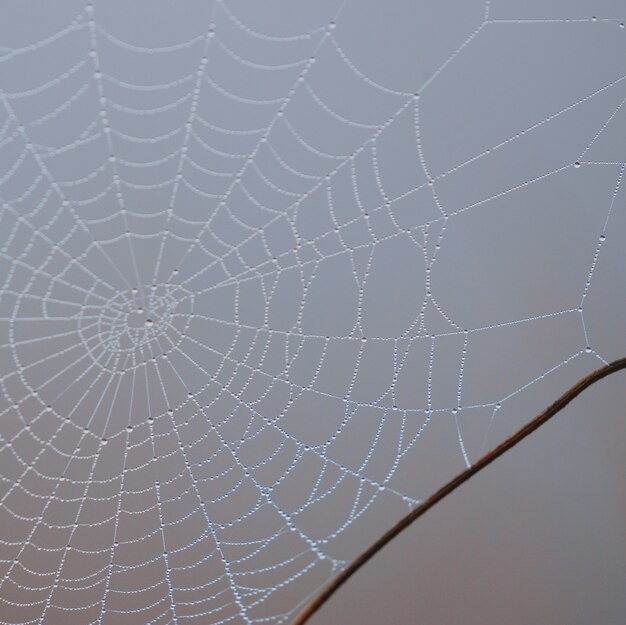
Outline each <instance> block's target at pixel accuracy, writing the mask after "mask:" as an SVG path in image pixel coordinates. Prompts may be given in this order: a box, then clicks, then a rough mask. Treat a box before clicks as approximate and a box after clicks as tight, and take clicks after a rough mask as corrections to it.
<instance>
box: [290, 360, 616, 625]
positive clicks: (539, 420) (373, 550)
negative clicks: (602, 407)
mask: <svg viewBox="0 0 626 625" xmlns="http://www.w3.org/2000/svg"><path fill="white" fill-rule="evenodd" d="M621 369H626V358H620V359H619V360H615V361H613V362H611V363H609V364H608V365H605V366H603V367H600V368H599V369H596V370H595V371H592V372H591V373H590V374H588V375H586V376H585V377H584V378H581V379H580V380H578V382H576V384H574V385H573V386H572V387H570V388H569V389H568V390H567V391H565V393H563V395H561V396H560V397H559V398H558V399H557V400H556V401H555V402H554V403H553V404H551V405H550V406H548V407H547V408H546V409H545V410H543V411H542V412H541V413H539V414H538V415H537V416H536V417H535V418H534V419H532V420H531V421H529V422H528V423H527V424H526V425H525V426H523V427H522V428H521V429H519V430H518V431H517V432H515V433H514V434H513V435H511V436H510V437H509V438H507V439H505V440H504V441H502V442H501V443H500V444H499V445H497V446H496V447H494V448H493V449H492V450H491V451H489V452H487V453H486V454H485V455H484V456H482V457H481V458H480V459H479V460H477V461H476V463H475V464H473V465H472V466H471V467H469V468H467V469H465V471H462V472H461V473H459V474H458V475H457V476H456V477H454V478H452V479H451V480H450V481H449V482H448V483H447V484H445V485H444V486H442V487H441V488H440V489H439V490H438V491H436V492H435V493H433V494H432V495H431V496H430V497H428V499H425V500H424V501H423V502H422V503H421V504H420V505H419V506H417V507H416V508H414V509H413V510H411V512H409V513H408V514H407V515H406V516H404V517H403V518H402V519H400V520H399V521H398V522H397V523H396V524H395V525H394V526H393V527H391V528H390V529H389V530H387V532H385V533H384V534H383V535H382V536H381V537H380V538H378V539H377V540H375V541H374V542H373V543H372V544H371V545H370V546H369V547H368V548H367V549H365V551H363V552H362V553H361V554H360V555H359V556H357V557H356V558H355V559H354V560H353V561H352V562H351V563H350V564H349V565H348V566H347V567H346V568H345V569H343V570H342V571H341V572H340V573H338V574H337V576H336V577H335V578H334V579H332V580H331V581H330V582H329V583H328V585H327V586H325V587H324V588H323V589H322V590H321V591H320V592H319V593H318V594H317V595H316V596H315V597H313V599H311V601H310V602H309V603H308V604H307V605H306V606H305V608H304V609H303V610H302V612H300V614H299V615H298V616H297V617H296V619H295V620H294V621H293V623H292V625H304V623H306V622H307V621H308V620H309V619H310V618H311V616H313V614H315V612H317V611H318V610H319V609H320V608H321V607H322V606H323V605H324V604H325V603H326V602H327V601H328V599H330V597H332V595H333V594H335V592H336V591H337V590H338V589H339V588H340V587H341V586H342V585H343V584H345V583H346V582H347V581H348V580H349V579H350V578H351V577H352V576H353V575H354V574H355V573H356V572H357V571H358V570H359V569H360V568H361V567H362V566H363V565H364V564H365V563H366V562H367V561H368V560H369V559H370V558H372V557H373V556H374V555H375V554H377V553H378V552H379V551H380V550H381V549H382V548H383V547H384V546H385V545H387V544H388V543H389V542H391V541H392V540H393V539H394V538H395V537H396V536H397V535H398V534H399V533H400V532H401V531H402V530H404V529H406V528H407V527H408V526H409V525H411V523H413V522H414V521H416V520H417V519H419V518H420V517H421V516H422V515H423V514H425V513H426V512H428V510H430V509H431V508H432V507H433V506H434V505H435V504H437V503H438V502H440V501H441V500H442V499H444V498H445V497H447V496H448V495H449V494H450V493H452V492H454V491H455V490H456V489H457V488H458V487H459V486H461V484H463V483H464V482H467V480H469V479H470V478H471V477H472V476H473V475H476V473H478V472H479V471H481V470H482V469H484V468H485V467H486V466H487V465H489V464H491V463H492V462H493V461H494V460H495V459H496V458H499V457H500V456H501V455H502V454H503V453H504V452H506V451H508V450H509V449H511V448H512V447H515V445H517V443H519V442H520V441H522V440H524V439H525V438H526V437H527V436H528V435H529V434H532V433H533V432H534V431H535V430H536V429H538V428H539V427H541V426H542V425H543V424H544V423H546V422H547V421H549V420H550V419H551V418H552V417H553V416H554V415H556V414H557V413H558V412H560V411H561V410H562V409H563V408H565V406H567V404H569V403H570V402H571V401H572V400H573V399H574V398H575V397H577V396H578V395H580V394H581V393H582V392H583V391H584V390H585V389H586V388H588V387H589V386H591V385H592V384H595V383H596V382H597V381H598V380H601V379H602V378H605V377H606V376H608V375H611V374H612V373H615V372H616V371H620V370H621Z"/></svg>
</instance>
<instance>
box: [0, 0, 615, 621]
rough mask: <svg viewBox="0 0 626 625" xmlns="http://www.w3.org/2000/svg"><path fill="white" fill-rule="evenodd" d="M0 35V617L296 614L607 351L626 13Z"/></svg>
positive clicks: (473, 4) (520, 9)
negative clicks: (400, 520)
mask: <svg viewBox="0 0 626 625" xmlns="http://www.w3.org/2000/svg"><path fill="white" fill-rule="evenodd" d="M48 5H49V6H48ZM2 13H3V14H4V17H5V18H6V19H3V21H4V22H5V24H4V25H2V26H1V27H0V36H1V40H0V46H1V47H0V54H1V56H0V97H1V98H2V102H1V106H0V202H1V208H0V267H1V269H0V284H1V286H0V332H1V335H2V341H1V342H2V347H1V350H2V351H1V352H0V388H1V392H0V475H1V477H0V485H1V490H0V583H1V585H0V622H1V623H6V624H11V625H14V624H17V623H20V624H26V623H43V624H45V625H49V624H57V623H63V624H88V623H89V624H98V625H102V624H104V625H109V624H129V625H140V624H141V625H143V624H147V623H150V624H154V625H160V624H163V625H164V624H167V623H173V624H181V625H182V624H183V623H199V624H209V623H210V624H219V623H246V624H251V623H269V624H278V623H288V622H289V621H290V619H291V618H293V616H294V614H295V613H296V611H297V610H298V608H299V607H300V606H301V605H302V604H303V602H305V601H306V600H307V598H308V597H310V596H311V595H312V594H314V593H315V591H316V590H317V589H319V588H320V586H322V585H323V584H324V583H325V582H326V581H328V579H329V578H330V577H331V576H332V575H333V574H334V573H336V572H337V571H338V570H340V569H341V568H342V567H343V566H345V564H346V563H347V562H349V561H350V559H351V558H353V557H354V556H355V555H356V554H357V553H358V552H359V551H360V550H361V549H363V548H364V547H365V546H366V545H367V544H368V543H369V542H370V541H371V540H373V539H374V538H375V537H377V536H378V535H379V534H380V533H381V532H382V531H383V530H384V529H385V528H386V527H388V526H389V525H390V524H391V523H393V522H394V521H396V520H397V519H398V518H399V517H400V516H401V515H403V514H404V513H406V511H407V510H408V509H410V508H411V507H414V506H415V505H417V504H418V503H419V502H420V501H421V500H423V499H424V498H425V497H427V496H428V495H429V494H430V493H431V492H432V491H433V490H434V489H436V488H437V487H438V486H441V485H442V484H443V483H444V481H445V480H446V479H448V478H449V477H450V476H452V475H454V474H455V473H457V472H458V471H460V470H461V469H463V467H465V466H469V465H471V463H472V461H473V460H475V459H476V458H477V457H479V456H480V455H481V454H482V453H484V452H485V451H487V450H488V449H489V448H490V447H491V446H493V445H494V444H496V443H497V442H499V441H500V440H501V439H502V438H503V437H504V436H506V435H507V434H509V433H510V432H512V431H513V430H514V429H516V427H518V426H519V425H521V424H522V423H523V422H524V421H525V420H527V419H528V418H529V417H530V416H532V415H533V414H534V413H535V412H536V411H537V410H538V409H540V408H542V407H543V406H544V405H545V404H546V403H548V402H549V401H551V400H552V399H553V398H554V397H555V396H556V391H559V392H560V391H562V390H564V389H565V388H566V387H567V386H569V385H570V384H571V383H572V382H573V381H575V380H576V379H577V378H578V377H579V376H580V375H582V374H583V373H585V372H587V371H589V370H590V369H592V368H594V367H595V366H597V365H599V364H600V363H601V362H607V361H608V360H610V359H611V358H613V357H617V356H621V355H623V354H621V353H620V351H623V348H624V340H623V339H624V333H623V322H624V315H625V311H626V299H625V293H626V289H625V288H624V286H625V285H624V283H623V266H624V261H625V260H626V259H625V257H624V251H623V250H624V249H626V239H625V233H626V212H625V210H624V190H623V187H622V177H623V173H624V169H625V167H626V164H625V163H626V141H625V137H626V106H625V103H626V63H625V62H624V59H625V58H626V56H625V53H626V31H625V30H624V24H623V20H624V19H625V18H626V9H625V7H624V5H623V3H621V2H618V1H614V2H578V3H572V2H569V1H565V0H559V1H556V0H555V1H549V2H546V1H545V0H542V1H541V2H539V1H538V0H536V1H535V0H533V1H525V2H515V1H513V0H501V1H494V2H491V3H489V2H487V3H485V2H483V1H482V0H481V1H477V0H476V1H474V0H472V1H464V2H461V1H458V0H457V1H455V2H449V1H446V2H437V3H428V4H427V3H421V2H412V1H410V0H406V1H400V0H397V1H394V2H389V3H382V2H380V1H378V2H373V1H371V0H368V1H365V0H363V1H361V0H350V1H348V2H342V1H340V0H324V1H316V2H311V3H305V2H286V1H282V2H278V1H272V2H263V3H258V2H252V1H249V0H245V1H244V0H228V1H223V0H214V1H213V2H211V1H208V0H207V1H206V2H204V1H202V2H200V0H193V1H192V2H186V3H175V2H169V3H168V2H156V3H155V2H143V1H142V2H121V1H114V2H97V3H96V4H95V7H94V6H93V5H90V4H87V5H86V6H85V5H84V4H83V3H81V2H75V1H73V0H72V1H70V0H64V1H63V2H55V3H43V2H42V3H30V2H23V3H9V2H6V3H4V4H3V5H2ZM620 267H621V271H620ZM616 273H617V278H616V276H615V274H616ZM609 276H610V277H609ZM616 280H617V282H616ZM620 280H621V282H620Z"/></svg>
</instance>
